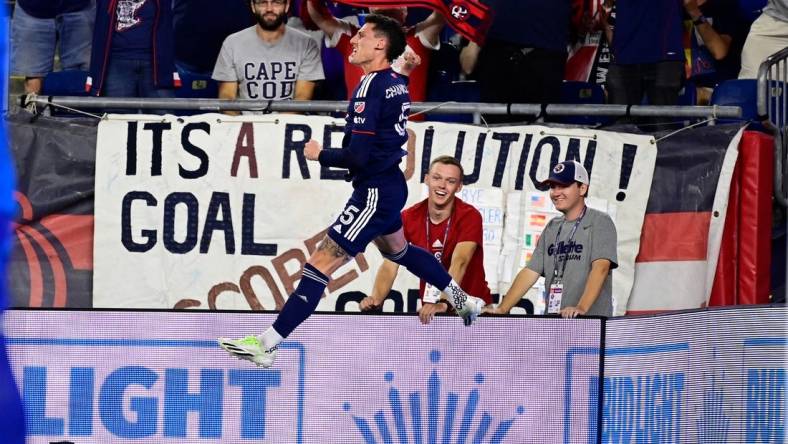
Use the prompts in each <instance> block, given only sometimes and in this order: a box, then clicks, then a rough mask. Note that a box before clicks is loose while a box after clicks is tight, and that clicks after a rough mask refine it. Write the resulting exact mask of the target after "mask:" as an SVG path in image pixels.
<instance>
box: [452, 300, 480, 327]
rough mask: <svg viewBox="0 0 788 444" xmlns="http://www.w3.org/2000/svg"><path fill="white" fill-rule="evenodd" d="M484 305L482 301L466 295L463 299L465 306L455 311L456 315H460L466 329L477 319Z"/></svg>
mask: <svg viewBox="0 0 788 444" xmlns="http://www.w3.org/2000/svg"><path fill="white" fill-rule="evenodd" d="M484 305H485V304H484V300H482V299H480V298H477V297H475V296H471V295H468V298H467V299H465V304H463V306H462V308H460V309H458V310H457V314H458V315H460V317H461V318H462V322H463V324H465V326H466V327H467V326H469V325H471V324H473V322H474V321H475V320H476V318H477V317H479V315H480V314H481V313H482V310H483V309H484Z"/></svg>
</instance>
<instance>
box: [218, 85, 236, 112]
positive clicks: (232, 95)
mask: <svg viewBox="0 0 788 444" xmlns="http://www.w3.org/2000/svg"><path fill="white" fill-rule="evenodd" d="M219 98H220V99H223V100H235V99H237V98H238V82H219ZM224 113H225V114H228V115H231V116H237V115H240V114H241V113H240V112H238V111H224Z"/></svg>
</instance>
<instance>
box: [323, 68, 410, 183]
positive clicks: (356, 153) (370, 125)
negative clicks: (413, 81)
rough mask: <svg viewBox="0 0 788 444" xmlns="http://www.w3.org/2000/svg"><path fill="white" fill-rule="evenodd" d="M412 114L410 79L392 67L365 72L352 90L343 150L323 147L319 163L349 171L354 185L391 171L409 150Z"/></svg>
mask: <svg viewBox="0 0 788 444" xmlns="http://www.w3.org/2000/svg"><path fill="white" fill-rule="evenodd" d="M409 114H410V94H409V92H408V82H407V79H406V78H405V77H403V76H401V75H399V74H397V73H395V72H394V71H392V70H391V68H388V69H384V70H381V71H374V72H371V73H369V74H366V75H365V76H364V77H362V78H361V81H360V82H359V84H358V85H357V86H356V89H355V90H354V91H353V98H352V99H351V100H350V103H349V104H348V110H347V116H346V117H345V137H344V139H343V141H342V146H343V148H342V149H323V151H321V153H320V164H321V165H324V166H333V167H342V168H348V170H350V177H351V178H352V179H353V182H354V184H358V183H369V182H374V181H375V179H376V178H377V176H380V175H381V173H384V172H391V171H393V168H398V167H397V165H398V164H399V163H400V161H401V160H402V156H404V155H406V154H407V151H405V150H403V149H402V145H404V144H405V142H407V140H408V133H407V132H406V131H405V124H406V122H407V120H408V115H409Z"/></svg>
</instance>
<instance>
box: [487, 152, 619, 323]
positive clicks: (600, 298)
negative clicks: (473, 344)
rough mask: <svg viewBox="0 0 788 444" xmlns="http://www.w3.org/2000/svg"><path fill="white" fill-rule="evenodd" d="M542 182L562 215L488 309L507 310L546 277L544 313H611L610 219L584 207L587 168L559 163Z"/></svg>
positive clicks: (612, 241)
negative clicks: (547, 187)
mask: <svg viewBox="0 0 788 444" xmlns="http://www.w3.org/2000/svg"><path fill="white" fill-rule="evenodd" d="M543 183H544V184H546V185H549V186H550V199H551V200H552V201H553V205H555V209H556V210H558V211H560V212H561V213H562V215H561V216H558V217H555V218H553V219H552V220H551V221H550V222H548V223H547V226H546V227H545V229H544V231H543V232H542V235H541V236H540V237H539V241H537V243H536V250H535V251H534V254H533V256H532V257H531V260H530V261H528V264H527V265H526V267H525V268H523V269H522V270H520V272H519V273H517V277H515V279H514V282H512V286H511V288H509V291H507V292H506V295H505V296H504V297H503V300H502V301H501V304H500V305H499V306H498V307H496V308H488V309H487V311H489V312H492V313H508V312H509V310H510V309H511V308H512V307H513V306H514V305H515V304H517V302H518V301H519V300H520V299H521V298H522V297H523V295H524V294H525V292H526V291H528V289H529V288H531V286H532V285H534V283H536V281H537V280H538V279H539V276H544V277H545V301H546V303H547V313H548V314H560V315H561V316H563V317H565V318H574V317H576V316H577V315H595V316H612V315H613V290H612V282H611V271H612V270H613V269H614V268H616V267H617V266H618V264H617V260H618V259H617V255H616V243H617V241H616V227H615V225H614V224H613V220H612V219H610V216H608V215H607V214H606V213H603V212H601V211H597V210H595V209H593V208H588V207H587V206H586V202H585V198H586V196H587V195H588V185H589V180H588V172H587V171H586V169H585V168H584V167H583V165H581V164H580V163H579V162H576V161H574V160H567V161H564V162H561V163H559V164H557V165H556V166H555V167H554V168H553V170H552V171H551V172H550V177H548V178H547V180H546V181H544V182H543Z"/></svg>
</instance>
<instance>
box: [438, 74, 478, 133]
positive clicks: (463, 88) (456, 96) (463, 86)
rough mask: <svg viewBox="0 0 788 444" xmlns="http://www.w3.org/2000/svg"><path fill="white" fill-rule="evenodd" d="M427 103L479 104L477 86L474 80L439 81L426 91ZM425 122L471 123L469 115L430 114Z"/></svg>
mask: <svg viewBox="0 0 788 444" xmlns="http://www.w3.org/2000/svg"><path fill="white" fill-rule="evenodd" d="M427 101H428V102H479V101H481V96H480V90H479V84H478V82H476V81H475V80H450V79H447V78H444V79H441V80H440V81H439V82H437V83H432V84H431V86H430V88H429V89H428V90H427ZM427 120H431V121H435V122H454V123H473V115H471V114H430V115H429V116H427Z"/></svg>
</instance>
